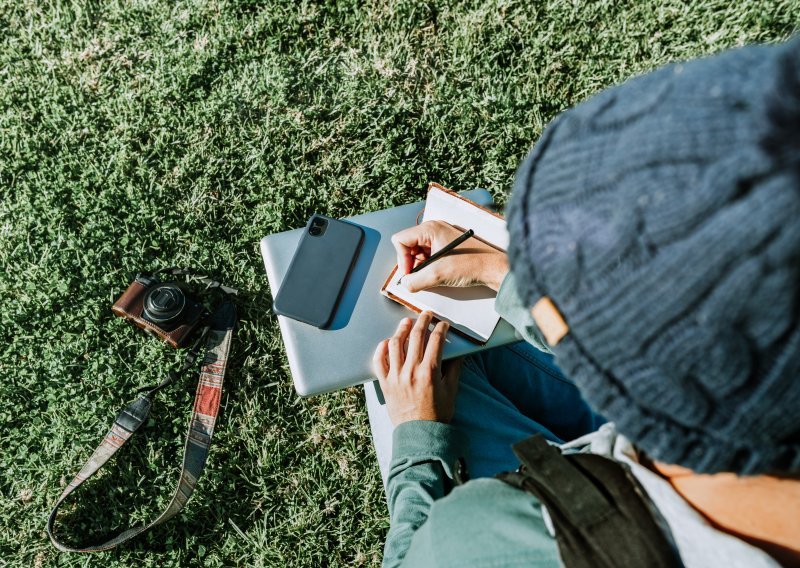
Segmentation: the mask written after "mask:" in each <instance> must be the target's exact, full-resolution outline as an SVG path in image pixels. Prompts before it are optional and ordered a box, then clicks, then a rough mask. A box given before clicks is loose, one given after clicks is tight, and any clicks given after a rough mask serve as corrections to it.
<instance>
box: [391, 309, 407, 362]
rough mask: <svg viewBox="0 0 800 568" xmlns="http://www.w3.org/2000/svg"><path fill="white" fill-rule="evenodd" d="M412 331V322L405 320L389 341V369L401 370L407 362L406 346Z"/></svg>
mask: <svg viewBox="0 0 800 568" xmlns="http://www.w3.org/2000/svg"><path fill="white" fill-rule="evenodd" d="M410 330H411V320H410V319H409V318H403V319H402V320H401V321H400V324H399V325H398V326H397V331H395V333H394V335H393V336H392V337H391V338H390V339H389V368H390V369H395V370H399V369H400V368H402V366H403V363H404V362H405V345H406V339H407V338H408V332H409V331H410Z"/></svg>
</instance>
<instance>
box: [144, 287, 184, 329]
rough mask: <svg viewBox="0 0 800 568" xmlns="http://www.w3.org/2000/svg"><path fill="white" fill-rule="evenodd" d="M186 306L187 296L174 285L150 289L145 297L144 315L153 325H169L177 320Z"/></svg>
mask: <svg viewBox="0 0 800 568" xmlns="http://www.w3.org/2000/svg"><path fill="white" fill-rule="evenodd" d="M185 305H186V296H185V295H184V293H183V290H181V289H180V288H179V287H178V286H176V285H175V284H172V283H167V284H159V285H157V286H153V287H152V288H150V289H149V290H148V291H147V292H146V293H145V296H144V306H143V308H144V309H143V310H142V315H143V316H144V317H145V319H148V320H150V321H151V322H153V323H159V324H164V323H169V322H171V321H172V320H174V319H176V318H177V317H178V316H179V315H180V313H181V312H182V311H183V307H184V306H185Z"/></svg>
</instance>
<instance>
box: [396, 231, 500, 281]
mask: <svg viewBox="0 0 800 568" xmlns="http://www.w3.org/2000/svg"><path fill="white" fill-rule="evenodd" d="M462 233H463V231H460V230H458V229H456V228H455V227H453V226H452V225H449V224H447V223H445V222H443V221H426V222H425V223H422V224H421V225H416V226H414V227H410V228H408V229H405V230H404V231H400V232H399V233H395V234H394V235H392V244H393V245H394V248H395V250H396V251H397V277H398V278H400V277H402V283H403V285H404V286H405V287H406V288H408V289H409V290H410V291H411V292H419V291H420V290H426V289H428V288H433V287H434V286H454V287H464V286H488V287H489V288H491V289H492V290H494V291H495V292H496V291H497V290H499V289H500V284H502V282H503V278H505V275H506V274H507V273H508V259H507V258H506V253H504V252H503V251H501V250H498V249H496V248H493V247H491V246H489V245H487V244H486V243H484V242H483V241H480V240H478V239H476V238H474V237H473V238H470V239H467V240H466V241H464V242H463V243H461V244H460V245H458V246H457V247H456V248H455V249H454V250H453V251H451V252H450V253H449V254H446V255H445V256H444V257H442V258H440V259H439V260H437V261H434V262H433V263H432V264H431V265H430V266H427V267H425V268H423V269H422V270H420V271H419V272H415V273H414V274H409V272H410V271H411V269H412V268H413V267H415V266H417V265H418V264H420V263H421V262H422V261H424V260H426V259H427V258H428V257H430V256H431V255H432V254H434V253H435V252H437V251H438V250H440V249H442V248H444V247H445V246H446V245H448V244H450V243H451V242H453V241H454V240H455V239H456V238H458V237H460V236H461V234H462Z"/></svg>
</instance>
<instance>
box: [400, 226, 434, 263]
mask: <svg viewBox="0 0 800 568" xmlns="http://www.w3.org/2000/svg"><path fill="white" fill-rule="evenodd" d="M426 225H427V223H423V224H422V225H415V226H414V227H409V228H408V229H404V230H402V231H400V232H399V233H395V234H394V235H392V244H393V245H394V250H395V252H396V253H397V270H398V274H399V275H400V276H402V275H404V274H408V273H409V271H410V270H411V269H412V268H413V267H414V261H415V260H416V257H417V256H418V255H419V253H420V251H421V250H422V249H427V250H430V247H431V240H432V238H431V233H430V231H429V227H426Z"/></svg>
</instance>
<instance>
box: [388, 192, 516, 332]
mask: <svg viewBox="0 0 800 568" xmlns="http://www.w3.org/2000/svg"><path fill="white" fill-rule="evenodd" d="M422 220H423V222H424V221H436V220H438V221H446V222H448V223H450V224H451V225H454V226H456V227H459V228H461V229H464V230H467V229H472V230H473V231H475V235H476V236H477V237H480V238H481V239H483V240H485V241H486V242H488V243H490V244H492V245H494V246H496V247H498V248H501V249H503V250H505V249H506V248H507V246H508V233H507V232H506V224H505V220H504V219H502V218H500V217H496V216H494V215H492V214H491V213H489V212H487V211H484V210H483V209H480V208H479V207H477V206H475V205H474V204H472V203H471V202H469V201H466V200H464V199H461V198H459V197H455V196H454V195H453V194H450V193H448V192H445V191H442V190H440V189H437V188H435V187H434V188H432V189H431V190H430V191H429V192H428V198H427V201H426V203H425V214H424V216H423V218H422ZM385 292H387V293H389V294H392V295H394V296H397V297H398V298H400V299H401V300H403V301H404V302H407V303H408V304H411V305H413V306H416V307H417V308H419V309H421V310H430V311H432V312H433V313H434V314H436V315H437V316H438V317H439V318H440V319H444V320H447V321H449V322H450V324H451V325H452V326H453V327H454V328H456V329H458V330H459V331H461V332H463V333H466V334H467V335H469V336H471V337H474V338H476V339H478V340H480V341H483V342H485V341H488V339H489V337H490V336H491V335H492V332H493V331H494V328H495V327H496V326H497V322H498V321H500V316H499V315H497V312H495V311H494V300H495V296H496V293H495V292H494V290H492V289H491V288H487V287H486V286H472V287H469V288H450V287H437V288H431V289H429V290H423V291H421V292H415V293H412V292H409V291H408V289H406V287H405V286H403V285H402V284H399V285H398V284H397V277H396V275H392V277H391V278H390V282H389V284H388V285H387V286H386V289H385Z"/></svg>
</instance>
